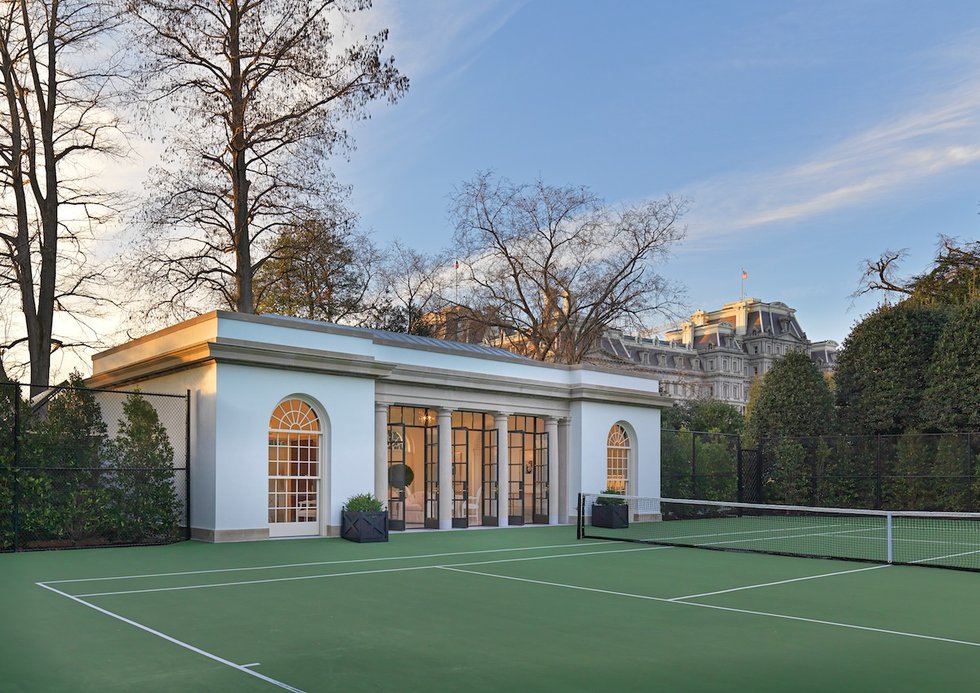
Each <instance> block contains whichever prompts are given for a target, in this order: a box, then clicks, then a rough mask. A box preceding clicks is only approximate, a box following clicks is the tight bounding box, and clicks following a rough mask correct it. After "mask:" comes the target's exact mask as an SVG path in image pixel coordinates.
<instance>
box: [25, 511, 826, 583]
mask: <svg viewBox="0 0 980 693" xmlns="http://www.w3.org/2000/svg"><path fill="white" fill-rule="evenodd" d="M824 527H840V524H831V525H810V526H808V527H792V528H787V529H783V530H778V529H777V530H770V529H751V530H744V531H740V532H715V533H712V534H687V535H681V536H676V537H664V538H663V539H662V540H661V541H673V540H675V539H697V538H705V537H721V536H731V535H735V534H758V533H759V532H769V531H777V532H791V531H797V530H800V529H822V528H824ZM608 541H609V540H608V539H604V540H603V541H590V542H585V543H583V542H581V541H579V542H576V543H574V544H550V545H546V546H520V547H517V548H509V549H481V550H479V551H451V552H446V553H429V554H419V555H416V556H382V557H378V558H352V559H347V560H342V561H312V562H308V563H282V564H279V565H261V566H245V567H240V568H214V569H210V570H184V571H180V572H174V573H143V574H139V575H110V576H108V577H94V578H72V579H70V580H44V581H43V582H44V584H45V585H63V584H67V583H70V582H102V581H105V580H137V579H139V578H151V577H176V576H181V575H208V574H211V573H234V572H238V571H247V570H275V569H276V568H302V567H307V566H315V565H342V564H347V563H374V562H380V561H408V560H413V559H422V558H445V557H447V556H472V555H478V554H485V553H504V552H508V551H535V550H537V549H567V548H578V547H580V546H600V545H606V544H608ZM614 541H618V540H614Z"/></svg>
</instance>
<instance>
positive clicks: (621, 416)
mask: <svg viewBox="0 0 980 693" xmlns="http://www.w3.org/2000/svg"><path fill="white" fill-rule="evenodd" d="M616 423H623V424H625V425H626V428H627V430H628V431H629V432H630V434H631V437H632V439H633V440H632V441H631V443H632V450H631V469H630V475H631V477H632V478H631V479H630V485H629V493H630V495H637V496H658V495H659V494H660V410H659V409H655V408H652V407H636V406H629V405H622V404H608V403H602V402H579V403H576V404H575V405H574V406H573V407H572V422H571V432H570V438H571V441H572V443H571V455H570V459H569V466H570V469H571V470H572V472H573V473H574V470H575V468H578V469H579V470H580V471H579V476H578V480H580V482H581V484H580V486H579V488H576V489H570V490H571V493H570V497H569V503H570V505H571V508H570V513H571V514H574V512H575V502H576V496H577V494H578V493H579V492H584V493H599V492H601V491H603V490H605V488H606V480H607V477H606V473H607V446H606V442H607V439H608V436H609V429H611V428H612V427H613V425H614V424H616Z"/></svg>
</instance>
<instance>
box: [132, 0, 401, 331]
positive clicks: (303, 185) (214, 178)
mask: <svg viewBox="0 0 980 693" xmlns="http://www.w3.org/2000/svg"><path fill="white" fill-rule="evenodd" d="M370 4H371V3H370V1H369V0H224V1H223V2H212V3H200V2H197V1H196V0H130V9H131V12H132V15H133V17H134V18H135V20H136V23H137V25H138V27H139V28H138V30H137V32H136V41H137V44H138V45H140V46H141V47H142V49H143V51H144V52H145V55H146V56H147V58H146V61H145V64H143V66H142V71H143V73H144V74H145V77H146V81H147V82H148V83H149V84H150V85H151V86H152V97H153V100H152V103H153V104H154V105H155V104H158V103H166V104H167V105H169V107H170V111H171V113H172V115H173V116H174V117H175V122H172V123H171V134H170V135H169V136H168V138H167V142H168V145H169V146H168V149H167V154H166V156H165V165H163V166H161V167H159V168H157V169H156V170H155V171H154V172H153V180H152V185H153V190H154V192H153V194H152V195H151V196H150V197H149V199H148V200H147V204H146V207H145V214H144V219H143V220H144V222H145V224H146V229H147V233H148V241H149V248H148V249H146V252H145V253H144V255H143V262H142V268H143V270H144V271H145V272H146V273H147V275H148V276H149V278H150V284H149V287H148V288H150V289H151V290H156V291H158V292H159V291H160V290H164V291H166V294H165V295H164V297H163V303H164V304H165V305H167V306H169V307H170V308H172V309H174V310H176V311H178V312H181V311H182V310H184V309H189V310H194V309H195V306H197V305H200V303H201V302H202V301H203V302H205V303H207V302H210V303H212V304H213V302H214V299H215V297H217V299H218V300H219V301H220V302H221V303H223V304H224V305H225V306H226V307H228V308H230V309H232V310H237V311H241V312H245V313H251V312H253V311H254V310H255V308H256V296H255V293H254V289H253V282H254V278H255V276H256V273H258V272H260V271H261V270H262V266H263V264H265V263H266V262H267V261H269V259H270V258H271V257H273V252H274V251H273V249H274V248H275V247H276V242H275V239H276V236H277V235H279V233H281V232H282V231H283V230H284V228H285V227H287V226H290V225H293V224H294V223H295V221H296V220H297V219H316V218H318V217H319V216H322V213H323V212H324V210H325V209H326V208H328V207H329V206H330V204H332V203H333V195H332V194H330V193H328V194H327V195H326V196H324V194H323V191H324V190H327V191H332V190H333V189H334V184H333V182H332V178H331V176H330V173H329V171H328V170H326V168H325V161H326V157H327V155H328V154H330V153H331V152H334V151H336V150H343V149H344V148H345V147H346V146H347V145H348V144H349V140H348V136H347V134H346V133H345V131H344V130H343V129H342V123H343V122H344V121H345V120H349V119H357V118H363V117H366V116H367V111H366V107H367V105H368V104H369V103H370V102H371V101H374V100H376V99H381V98H386V99H387V100H388V101H390V102H394V101H395V100H397V99H398V98H399V97H400V96H401V95H402V94H403V93H404V92H405V91H406V89H407V88H408V79H407V78H406V77H405V76H403V75H401V74H400V73H399V71H398V70H397V69H396V68H395V65H394V61H393V59H392V58H390V57H388V58H386V57H384V56H383V55H382V53H383V49H384V44H385V41H386V39H387V31H382V32H379V33H377V34H375V35H373V36H365V37H363V38H360V39H357V40H353V41H349V40H348V38H349V37H345V36H343V35H342V32H343V30H344V27H345V23H346V22H347V21H348V15H349V13H352V12H356V11H360V10H365V9H367V8H369V7H370ZM325 197H326V199H324V198H325Z"/></svg>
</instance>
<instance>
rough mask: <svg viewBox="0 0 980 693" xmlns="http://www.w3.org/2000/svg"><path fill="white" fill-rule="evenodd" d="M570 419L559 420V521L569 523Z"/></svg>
mask: <svg viewBox="0 0 980 693" xmlns="http://www.w3.org/2000/svg"><path fill="white" fill-rule="evenodd" d="M568 488H569V484H568V419H567V418H562V419H559V420H558V503H559V506H558V521H559V522H565V523H567V522H568V506H569V504H570V499H569V492H568Z"/></svg>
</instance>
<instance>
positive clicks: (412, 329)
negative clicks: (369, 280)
mask: <svg viewBox="0 0 980 693" xmlns="http://www.w3.org/2000/svg"><path fill="white" fill-rule="evenodd" d="M448 267H449V259H448V255H447V254H446V253H436V254H432V255H428V254H425V253H422V252H419V251H417V250H415V249H414V248H409V247H408V246H406V245H405V244H404V243H403V242H402V241H400V240H396V241H394V242H393V243H392V244H391V246H390V247H389V248H387V249H386V251H385V253H384V256H383V260H382V262H381V265H380V270H379V274H378V281H379V289H380V290H379V291H378V294H377V295H376V296H375V298H374V301H373V305H372V306H371V308H370V311H369V316H368V318H367V320H366V322H367V324H369V325H371V326H372V327H376V328H378V329H385V330H389V331H392V332H407V333H408V334H415V335H423V336H427V335H430V334H431V333H432V328H433V322H432V317H433V313H435V312H436V311H438V310H439V309H440V308H442V307H444V306H445V305H446V302H445V301H444V300H443V298H442V296H443V294H444V293H445V290H446V288H447V287H448V284H449V275H448V273H447V268H448Z"/></svg>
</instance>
